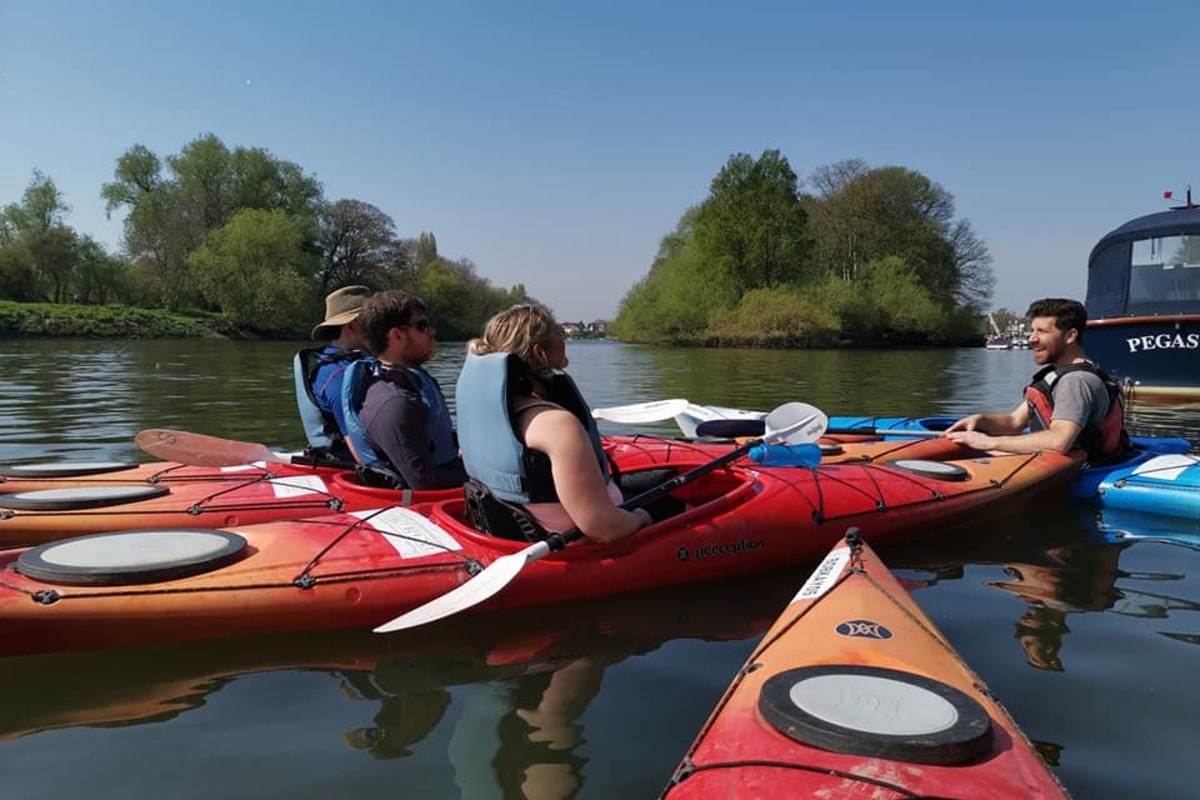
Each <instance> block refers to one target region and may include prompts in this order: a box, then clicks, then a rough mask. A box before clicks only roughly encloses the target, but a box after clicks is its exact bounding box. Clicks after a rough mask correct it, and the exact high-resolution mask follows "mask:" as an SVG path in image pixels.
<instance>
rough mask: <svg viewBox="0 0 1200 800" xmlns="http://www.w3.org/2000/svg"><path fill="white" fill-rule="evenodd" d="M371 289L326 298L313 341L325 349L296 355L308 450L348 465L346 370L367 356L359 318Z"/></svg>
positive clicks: (351, 288)
mask: <svg viewBox="0 0 1200 800" xmlns="http://www.w3.org/2000/svg"><path fill="white" fill-rule="evenodd" d="M370 296H371V290H370V289H369V288H367V287H366V286H343V287H342V288H341V289H338V290H337V291H334V292H331V293H330V294H329V295H328V296H327V297H326V298H325V319H323V320H321V322H319V323H318V324H317V326H316V327H314V328H313V330H312V338H313V339H315V340H318V341H321V340H324V341H327V342H328V344H326V345H325V346H324V347H314V348H305V349H303V350H301V351H300V352H298V353H296V359H295V379H296V402H297V404H298V405H299V407H300V419H301V421H302V422H303V423H304V433H305V436H307V437H308V443H309V446H310V447H311V448H313V449H315V450H318V451H323V452H327V453H329V454H330V455H332V456H334V457H336V458H342V459H347V460H349V459H350V458H351V455H350V451H349V449H348V448H347V447H346V445H345V443H344V441H343V431H344V430H345V419H344V417H343V415H342V404H341V397H342V379H343V378H344V377H345V373H346V367H347V366H348V365H349V364H350V363H351V362H352V361H354V360H355V359H357V358H359V357H361V356H362V355H364V352H363V339H362V334H361V333H359V329H358V315H359V313H360V312H361V311H362V305H363V303H364V302H365V301H366V299H367V298H368V297H370Z"/></svg>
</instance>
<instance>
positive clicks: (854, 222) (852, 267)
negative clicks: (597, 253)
mask: <svg viewBox="0 0 1200 800" xmlns="http://www.w3.org/2000/svg"><path fill="white" fill-rule="evenodd" d="M807 182H808V184H809V185H810V186H812V187H814V188H815V189H816V194H815V195H810V196H807V197H806V198H805V206H806V208H807V209H808V211H809V218H810V230H811V233H812V237H813V239H814V241H815V243H816V260H817V263H818V264H820V265H821V269H822V271H823V272H824V273H825V274H833V275H838V276H840V277H841V278H842V279H843V280H848V281H854V280H857V279H858V277H859V274H860V271H861V270H862V268H863V266H864V265H865V264H866V263H867V262H869V261H872V260H877V259H883V258H887V257H889V256H896V257H899V258H900V259H902V260H903V261H904V263H905V264H907V265H908V266H909V267H910V268H911V269H912V270H913V274H914V275H915V277H916V279H917V280H918V282H919V283H920V284H921V285H922V286H923V287H925V289H926V290H927V291H929V292H930V295H931V296H932V297H933V298H934V300H935V302H938V303H941V304H944V305H946V306H947V307H949V306H951V305H953V304H955V303H962V304H968V305H971V306H972V307H974V308H977V309H978V308H982V307H985V306H986V302H987V300H988V299H989V298H990V296H991V291H992V286H993V285H994V283H995V279H994V277H993V275H992V271H991V263H992V261H991V256H990V255H989V254H988V252H987V247H986V246H985V245H984V244H983V242H982V241H980V240H979V238H978V237H977V236H976V235H975V234H974V232H973V231H972V230H971V226H970V223H968V222H966V221H965V220H955V219H954V198H953V196H952V195H951V194H950V193H949V192H947V191H946V190H945V189H943V188H942V187H941V186H940V185H938V184H937V183H934V182H933V181H931V180H929V178H927V177H926V176H924V175H922V174H921V173H919V172H915V171H913V170H909V169H905V168H903V167H882V168H878V169H870V168H868V167H867V165H866V164H865V163H864V162H862V161H861V160H857V159H853V160H848V161H842V162H838V163H836V164H832V165H828V166H825V167H820V168H818V169H817V170H814V172H813V173H812V174H811V175H810V176H809V178H808V181H807Z"/></svg>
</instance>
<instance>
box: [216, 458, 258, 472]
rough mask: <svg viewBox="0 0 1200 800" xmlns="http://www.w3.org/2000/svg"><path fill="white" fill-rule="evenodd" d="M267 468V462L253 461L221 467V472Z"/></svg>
mask: <svg viewBox="0 0 1200 800" xmlns="http://www.w3.org/2000/svg"><path fill="white" fill-rule="evenodd" d="M266 468H267V462H265V461H255V462H254V463H253V464H237V465H235V466H232V467H221V472H248V471H250V470H252V469H253V470H264V469H266Z"/></svg>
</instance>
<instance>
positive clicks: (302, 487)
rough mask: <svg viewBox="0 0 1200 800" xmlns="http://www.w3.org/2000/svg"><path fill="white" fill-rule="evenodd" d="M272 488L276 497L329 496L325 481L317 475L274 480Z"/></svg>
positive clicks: (272, 480) (271, 482)
mask: <svg viewBox="0 0 1200 800" xmlns="http://www.w3.org/2000/svg"><path fill="white" fill-rule="evenodd" d="M269 482H270V484H271V488H272V489H273V490H274V492H275V496H276V497H281V498H282V497H300V496H302V495H306V494H328V493H329V489H328V488H327V487H326V486H325V481H323V480H321V479H320V478H318V477H317V476H316V475H293V476H291V477H290V478H272V479H271V480H270V481H269Z"/></svg>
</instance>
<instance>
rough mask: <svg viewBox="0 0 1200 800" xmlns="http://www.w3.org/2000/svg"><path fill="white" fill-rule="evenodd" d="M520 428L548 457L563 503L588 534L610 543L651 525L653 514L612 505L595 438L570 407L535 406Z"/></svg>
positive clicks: (597, 539) (531, 443)
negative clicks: (592, 437)
mask: <svg viewBox="0 0 1200 800" xmlns="http://www.w3.org/2000/svg"><path fill="white" fill-rule="evenodd" d="M520 426H523V428H524V430H523V431H520V433H522V435H523V437H524V439H525V445H526V446H527V447H530V448H533V449H534V450H538V451H541V452H543V453H545V454H546V455H547V456H549V457H550V469H551V472H552V473H553V475H554V488H555V490H556V491H557V492H558V499H559V502H561V503H562V505H563V508H564V509H566V512H567V515H568V516H570V517H571V519H572V521H574V523H575V524H576V525H577V526H578V527H579V529H580V530H581V531H583V534H584V536H586V537H588V538H589V539H594V540H596V541H598V542H611V541H615V540H617V539H620V538H622V537H625V536H628V535H629V534H631V533H633V532H634V531H636V530H637V529H638V528H641V527H643V526H644V525H646V524H648V523H649V521H650V515H649V514H648V513H646V512H645V511H643V510H642V509H638V510H637V511H625V510H624V509H622V508H618V507H617V506H615V505H613V501H612V498H610V497H609V496H608V491H607V489H606V488H605V484H604V475H603V474H602V473H601V472H600V465H599V464H598V463H596V453H595V451H593V450H592V444H591V441H590V440H589V439H588V437H587V433H586V432H585V431H584V429H583V426H582V425H580V424H579V420H577V419H575V417H574V416H573V415H572V414H571V413H570V412H569V411H565V410H563V409H558V408H538V409H533V410H531V411H530V412H529V413H527V414H524V415H522V419H521V422H520Z"/></svg>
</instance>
